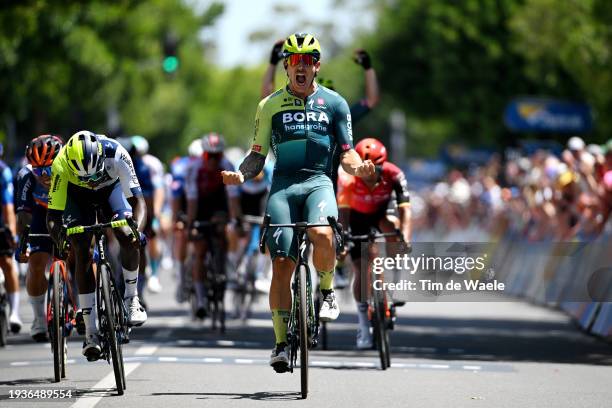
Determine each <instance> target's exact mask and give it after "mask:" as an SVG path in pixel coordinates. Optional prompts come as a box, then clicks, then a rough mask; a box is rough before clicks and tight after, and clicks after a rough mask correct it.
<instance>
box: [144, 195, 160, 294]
mask: <svg viewBox="0 0 612 408" xmlns="http://www.w3.org/2000/svg"><path fill="white" fill-rule="evenodd" d="M145 202H146V204H147V225H146V227H145V235H146V236H147V241H148V242H147V250H146V251H143V254H144V253H147V254H146V256H147V260H148V263H149V265H150V266H151V277H150V278H149V281H148V283H147V286H148V288H149V290H151V291H152V292H160V291H161V289H162V287H161V284H160V283H159V276H158V273H159V263H160V261H161V250H160V242H159V237H158V234H157V232H156V230H159V220H157V219H155V213H154V211H153V198H149V197H145ZM154 224H155V226H154Z"/></svg>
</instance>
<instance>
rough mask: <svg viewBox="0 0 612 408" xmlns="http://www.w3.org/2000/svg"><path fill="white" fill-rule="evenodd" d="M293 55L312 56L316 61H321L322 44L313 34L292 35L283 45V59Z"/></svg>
mask: <svg viewBox="0 0 612 408" xmlns="http://www.w3.org/2000/svg"><path fill="white" fill-rule="evenodd" d="M291 54H312V55H313V56H314V57H315V58H316V59H321V44H319V40H317V39H316V38H315V37H314V35H312V34H306V33H296V34H291V35H290V36H289V37H287V39H286V40H285V42H284V44H283V58H287V57H288V56H289V55H291Z"/></svg>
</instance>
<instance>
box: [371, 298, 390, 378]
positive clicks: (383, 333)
mask: <svg viewBox="0 0 612 408" xmlns="http://www.w3.org/2000/svg"><path fill="white" fill-rule="evenodd" d="M373 296H374V302H373V303H374V305H373V306H374V336H375V341H376V348H377V349H378V355H379V357H380V368H382V369H383V370H386V369H387V367H390V366H391V356H390V354H389V334H388V333H387V327H386V324H385V302H384V296H383V294H382V293H381V292H380V291H374V294H373Z"/></svg>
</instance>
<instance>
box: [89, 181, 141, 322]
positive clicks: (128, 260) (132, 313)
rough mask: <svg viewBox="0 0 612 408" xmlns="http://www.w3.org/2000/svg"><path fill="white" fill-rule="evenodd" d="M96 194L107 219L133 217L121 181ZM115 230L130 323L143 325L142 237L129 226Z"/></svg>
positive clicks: (124, 297)
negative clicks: (141, 284)
mask: <svg viewBox="0 0 612 408" xmlns="http://www.w3.org/2000/svg"><path fill="white" fill-rule="evenodd" d="M97 193H98V197H99V202H101V203H102V204H101V207H102V212H103V214H104V217H105V218H110V219H112V220H124V219H126V218H127V217H131V216H132V214H133V213H132V207H131V206H130V204H129V203H128V202H127V199H126V198H125V195H124V194H123V190H122V189H121V185H120V183H115V184H114V185H112V186H108V187H105V188H103V189H100V190H98V192H97ZM103 221H108V220H103ZM113 233H114V235H115V237H116V238H117V241H118V242H119V254H120V258H121V268H122V271H123V280H124V282H125V290H124V293H123V299H124V302H125V305H126V308H127V309H128V324H129V325H132V326H140V325H142V324H143V323H144V322H146V320H147V313H146V312H145V310H144V308H143V307H142V306H141V304H140V298H139V297H138V295H139V294H138V269H139V268H138V267H139V264H140V259H141V253H142V252H143V251H144V248H141V247H140V239H139V237H137V238H136V239H134V237H133V234H132V230H131V229H130V228H129V227H121V228H114V229H113Z"/></svg>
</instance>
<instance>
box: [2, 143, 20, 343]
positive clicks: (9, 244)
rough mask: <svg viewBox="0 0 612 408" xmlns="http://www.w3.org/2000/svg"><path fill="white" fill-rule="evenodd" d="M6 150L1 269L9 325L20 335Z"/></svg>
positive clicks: (11, 205) (3, 173)
mask: <svg viewBox="0 0 612 408" xmlns="http://www.w3.org/2000/svg"><path fill="white" fill-rule="evenodd" d="M3 155H4V148H3V146H2V143H0V200H2V202H1V203H2V211H0V268H1V269H2V271H3V272H4V286H5V288H6V292H7V295H8V298H9V303H10V306H11V314H10V316H9V323H10V326H11V331H12V332H13V333H19V331H20V330H21V326H22V325H23V324H22V322H21V319H20V318H19V276H17V269H16V268H15V265H14V264H13V259H12V255H13V252H14V250H15V246H16V245H15V234H16V232H17V231H16V222H15V211H14V210H15V207H14V204H13V193H14V190H13V188H14V187H13V172H12V171H11V168H10V167H9V166H8V165H7V164H6V163H4V161H3V160H2V156H3Z"/></svg>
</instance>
